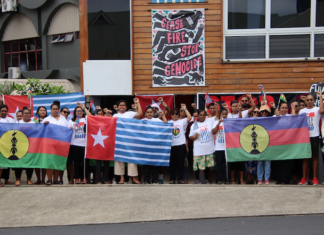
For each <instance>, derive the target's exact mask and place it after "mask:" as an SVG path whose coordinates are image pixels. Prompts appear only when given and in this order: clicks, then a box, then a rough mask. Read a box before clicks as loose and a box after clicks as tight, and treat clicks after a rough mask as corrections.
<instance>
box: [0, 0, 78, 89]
mask: <svg viewBox="0 0 324 235" xmlns="http://www.w3.org/2000/svg"><path fill="white" fill-rule="evenodd" d="M0 34H1V44H2V46H1V47H0V53H1V56H0V70H1V73H0V76H1V78H8V68H9V67H20V68H21V78H38V79H69V80H70V81H72V82H73V83H75V84H78V85H79V84H80V43H79V1H78V0H54V1H52V0H33V1H29V0H20V1H18V6H17V10H16V11H10V12H1V13H0Z"/></svg>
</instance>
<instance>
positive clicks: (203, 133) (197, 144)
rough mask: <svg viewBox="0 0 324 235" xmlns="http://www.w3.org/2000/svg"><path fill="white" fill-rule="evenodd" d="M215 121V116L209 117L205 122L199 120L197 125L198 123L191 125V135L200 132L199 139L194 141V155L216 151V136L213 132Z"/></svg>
mask: <svg viewBox="0 0 324 235" xmlns="http://www.w3.org/2000/svg"><path fill="white" fill-rule="evenodd" d="M214 121H215V119H214V118H208V119H206V120H205V121H204V122H197V125H196V123H194V124H192V125H191V127H190V134H189V136H194V135H196V133H198V134H199V137H198V139H196V140H195V141H194V142H193V143H194V149H193V151H194V156H204V155H207V154H212V153H214V151H215V150H214V148H215V147H214V136H213V133H212V130H213V125H214ZM197 126H198V128H197Z"/></svg>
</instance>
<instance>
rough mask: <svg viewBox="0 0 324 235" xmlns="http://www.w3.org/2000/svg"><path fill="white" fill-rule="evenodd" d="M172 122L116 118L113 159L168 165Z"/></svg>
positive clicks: (143, 163)
mask: <svg viewBox="0 0 324 235" xmlns="http://www.w3.org/2000/svg"><path fill="white" fill-rule="evenodd" d="M172 130H173V124H171V123H164V122H153V121H145V120H137V119H129V118H118V119H117V131H116V147H115V161H120V162H129V163H134V164H142V165H150V166H169V162H170V152H171V142H172Z"/></svg>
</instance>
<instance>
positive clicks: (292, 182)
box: [289, 180, 297, 184]
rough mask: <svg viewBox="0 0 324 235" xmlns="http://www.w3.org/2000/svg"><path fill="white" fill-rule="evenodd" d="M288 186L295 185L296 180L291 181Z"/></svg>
mask: <svg viewBox="0 0 324 235" xmlns="http://www.w3.org/2000/svg"><path fill="white" fill-rule="evenodd" d="M289 184H297V181H296V180H291V181H290V183H289Z"/></svg>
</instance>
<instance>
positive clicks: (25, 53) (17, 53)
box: [3, 37, 43, 72]
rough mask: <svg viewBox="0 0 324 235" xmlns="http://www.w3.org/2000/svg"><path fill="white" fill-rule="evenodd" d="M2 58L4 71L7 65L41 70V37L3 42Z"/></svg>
mask: <svg viewBox="0 0 324 235" xmlns="http://www.w3.org/2000/svg"><path fill="white" fill-rule="evenodd" d="M3 58H4V72H8V68H9V67H20V68H21V71H37V70H42V69H43V63H42V39H41V38H40V37H39V38H29V39H20V40H15V41H7V42H3Z"/></svg>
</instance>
